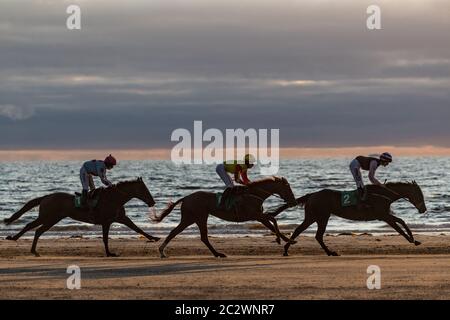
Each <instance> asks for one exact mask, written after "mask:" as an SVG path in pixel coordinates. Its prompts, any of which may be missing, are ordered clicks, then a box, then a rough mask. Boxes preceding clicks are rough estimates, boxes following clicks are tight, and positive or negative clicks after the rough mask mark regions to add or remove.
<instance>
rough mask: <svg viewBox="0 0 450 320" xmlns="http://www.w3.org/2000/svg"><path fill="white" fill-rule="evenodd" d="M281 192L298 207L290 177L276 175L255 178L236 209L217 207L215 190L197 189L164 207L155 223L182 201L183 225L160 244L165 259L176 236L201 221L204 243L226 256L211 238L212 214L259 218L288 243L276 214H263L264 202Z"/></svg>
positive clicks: (217, 254)
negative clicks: (209, 222)
mask: <svg viewBox="0 0 450 320" xmlns="http://www.w3.org/2000/svg"><path fill="white" fill-rule="evenodd" d="M273 194H277V195H279V196H280V197H281V198H282V199H283V200H284V201H286V202H287V203H288V205H290V206H295V205H296V202H295V197H294V194H293V193H292V190H291V187H290V185H289V183H288V182H287V180H286V179H284V178H277V177H272V178H268V179H264V180H260V181H255V182H253V183H251V184H250V185H248V192H247V193H246V194H244V195H243V196H242V199H241V200H240V201H239V202H238V203H237V204H236V208H235V210H230V211H226V210H224V209H218V208H217V199H216V194H215V193H213V192H204V191H198V192H194V193H192V194H190V195H188V196H186V197H184V198H182V199H180V200H178V201H177V202H175V203H172V204H171V205H170V206H169V207H168V208H167V209H166V210H164V211H163V212H162V213H161V215H160V216H159V217H152V220H153V221H155V222H160V221H162V220H163V219H164V218H165V217H166V216H167V215H168V214H169V213H170V212H171V211H172V210H173V209H174V208H175V207H176V206H177V205H178V204H179V203H182V205H181V221H180V224H179V225H178V226H177V227H176V228H175V229H173V230H172V231H171V232H170V234H169V235H168V236H167V238H166V240H164V243H163V244H161V246H160V247H159V252H160V254H161V258H165V257H166V255H165V254H164V249H165V247H166V246H167V244H168V243H169V242H170V240H172V239H173V238H174V237H175V236H176V235H178V234H179V233H181V232H182V231H183V230H184V229H186V228H187V227H189V226H190V225H192V224H194V223H195V224H197V226H198V227H199V229H200V235H201V240H202V242H203V243H204V244H205V245H206V246H207V247H208V248H209V250H210V251H211V252H212V253H213V255H214V256H215V257H222V258H224V257H226V256H225V255H224V254H223V253H220V252H217V251H216V250H215V249H214V248H213V246H212V245H211V243H210V242H209V240H208V226H207V221H208V216H209V215H210V214H212V215H213V216H215V217H218V218H220V219H223V220H227V221H232V222H244V221H251V220H256V221H259V222H261V223H262V224H263V225H264V226H266V227H267V228H269V229H270V230H272V231H274V232H275V233H276V235H277V236H278V237H281V238H282V239H283V240H285V241H286V242H289V241H290V240H289V239H288V238H287V237H286V236H284V235H283V234H281V233H280V230H279V229H278V225H277V221H276V220H275V218H274V217H272V216H269V215H267V214H264V213H263V207H262V204H263V202H264V201H265V200H266V199H267V198H268V197H269V196H271V195H273Z"/></svg>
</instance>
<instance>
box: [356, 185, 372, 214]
mask: <svg viewBox="0 0 450 320" xmlns="http://www.w3.org/2000/svg"><path fill="white" fill-rule="evenodd" d="M369 207H370V206H369V204H368V203H367V188H365V187H364V188H358V205H357V209H358V210H364V209H368V208H369Z"/></svg>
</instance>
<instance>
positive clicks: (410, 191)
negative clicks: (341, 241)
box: [269, 181, 427, 256]
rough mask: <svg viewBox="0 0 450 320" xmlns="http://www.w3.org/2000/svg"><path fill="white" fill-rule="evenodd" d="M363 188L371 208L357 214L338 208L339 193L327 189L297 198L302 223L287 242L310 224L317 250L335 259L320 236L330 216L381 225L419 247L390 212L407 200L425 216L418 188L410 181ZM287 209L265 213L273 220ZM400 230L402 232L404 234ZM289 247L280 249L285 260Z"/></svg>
mask: <svg viewBox="0 0 450 320" xmlns="http://www.w3.org/2000/svg"><path fill="white" fill-rule="evenodd" d="M367 188H368V190H367V192H368V194H369V199H368V202H370V204H371V205H370V207H368V208H363V209H360V210H358V208H357V207H356V206H352V207H342V206H341V192H339V191H335V190H330V189H324V190H321V191H318V192H314V193H310V194H307V195H305V196H303V197H301V198H298V199H297V203H298V204H299V205H301V206H304V207H305V219H304V221H303V223H302V224H301V225H299V226H298V227H297V228H296V229H295V231H294V233H293V234H292V236H291V240H294V239H295V238H297V237H298V236H299V235H300V233H302V232H303V231H305V230H306V229H307V228H308V227H309V226H310V225H311V224H313V223H314V222H317V226H318V228H317V233H316V240H317V242H319V244H320V246H321V247H322V248H323V250H325V252H326V253H327V254H328V255H329V256H337V255H338V254H337V253H336V252H334V251H332V250H330V249H329V248H328V247H327V246H326V245H325V243H324V242H323V235H324V233H325V230H326V228H327V224H328V219H329V218H330V215H331V214H334V215H336V216H338V217H341V218H345V219H349V220H358V221H372V220H380V221H384V222H386V223H387V224H388V225H390V226H391V227H392V228H394V229H395V230H396V231H397V232H398V233H399V234H401V235H402V236H403V237H405V238H406V240H408V241H409V242H410V243H414V244H415V245H416V246H418V245H420V242H419V241H415V240H414V237H413V234H412V232H411V230H409V228H408V226H407V225H406V223H405V221H403V220H402V219H400V218H398V217H396V216H394V215H393V212H392V210H391V209H390V206H391V204H392V203H393V202H395V201H397V200H399V199H407V200H408V201H409V202H410V203H411V204H412V205H414V206H415V207H416V209H417V210H418V211H419V213H425V212H426V211H427V207H426V205H425V201H424V198H423V193H422V190H421V189H420V187H419V185H418V184H417V183H416V182H415V181H413V182H412V183H401V182H398V183H387V184H385V185H384V187H380V186H375V185H369V186H367ZM287 208H288V207H287V206H285V205H284V206H281V207H280V208H278V209H277V210H276V211H274V212H272V213H269V215H271V216H273V217H275V216H277V215H278V214H280V213H281V212H283V211H284V210H286V209H287ZM401 226H403V227H404V228H405V230H406V233H405V232H404V231H403V229H402V228H401ZM289 247H290V243H287V244H286V245H285V246H284V255H285V256H287V255H288V250H289Z"/></svg>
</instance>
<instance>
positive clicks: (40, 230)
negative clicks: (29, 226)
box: [31, 223, 56, 257]
mask: <svg viewBox="0 0 450 320" xmlns="http://www.w3.org/2000/svg"><path fill="white" fill-rule="evenodd" d="M55 224H56V223H55ZM55 224H52V225H43V226H40V227H39V228H38V229H37V230H36V232H35V233H34V239H33V245H32V246H31V253H32V254H34V255H35V256H36V257H39V256H40V255H39V253H37V251H36V246H37V242H38V240H39V237H40V236H41V235H42V234H43V233H44V232H46V231H48V230H49V229H50V228H51V227H53V226H54V225H55Z"/></svg>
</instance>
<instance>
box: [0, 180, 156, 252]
mask: <svg viewBox="0 0 450 320" xmlns="http://www.w3.org/2000/svg"><path fill="white" fill-rule="evenodd" d="M74 197H75V196H74V195H71V194H68V193H53V194H50V195H47V196H44V197H41V198H36V199H34V200H31V201H29V202H28V203H27V204H26V205H25V206H24V207H23V208H22V209H20V210H19V211H18V212H16V213H15V214H13V215H12V216H11V217H10V218H8V219H5V220H4V222H5V223H6V224H10V223H12V222H13V221H15V220H17V219H19V218H20V217H21V216H22V215H23V214H24V213H26V212H27V211H29V210H31V209H33V208H34V207H37V206H39V216H38V217H37V219H36V220H34V221H32V222H30V223H29V224H27V225H26V226H25V228H23V230H22V231H20V232H19V233H18V234H16V235H15V236H13V237H11V236H8V237H7V238H6V239H7V240H17V239H19V238H20V237H21V236H22V235H23V234H24V233H25V232H27V231H29V230H32V229H34V228H37V227H39V228H38V229H37V230H36V232H35V235H34V240H33V245H32V247H31V253H33V254H34V255H36V256H39V254H38V253H37V251H36V245H37V242H38V239H39V237H40V236H41V235H42V234H43V233H44V232H46V231H48V230H49V229H50V228H51V227H53V226H54V225H55V224H57V223H58V222H59V221H61V220H62V219H64V218H72V219H74V220H78V221H82V222H86V223H92V222H95V224H99V225H101V226H102V228H103V242H104V245H105V251H106V255H107V256H108V257H115V256H116V255H115V254H114V253H111V252H110V251H109V247H108V235H109V229H110V227H111V224H112V223H114V222H117V223H121V224H124V225H126V226H127V227H129V228H131V229H132V230H134V231H136V232H137V233H140V234H142V235H143V236H145V237H146V238H147V239H148V240H150V241H158V240H159V238H156V237H153V236H151V235H149V234H147V233H145V232H144V231H143V230H141V229H140V228H139V227H138V226H136V225H135V224H134V223H133V221H131V219H130V218H128V217H127V216H126V213H125V209H124V207H123V206H124V205H125V203H127V202H128V201H130V200H131V199H133V198H137V199H139V200H142V201H143V202H144V203H146V204H147V205H148V206H149V207H153V206H154V205H155V201H154V200H153V197H152V195H151V194H150V192H149V191H148V189H147V186H146V185H145V183H144V182H143V180H142V178H139V179H137V180H134V181H126V182H120V183H118V184H117V185H114V186H113V187H110V188H106V189H103V190H102V191H101V194H100V198H99V202H98V205H97V206H96V208H95V209H94V212H93V213H92V215H93V216H94V217H95V221H91V220H90V215H89V214H88V212H87V209H80V208H75V199H74Z"/></svg>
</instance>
